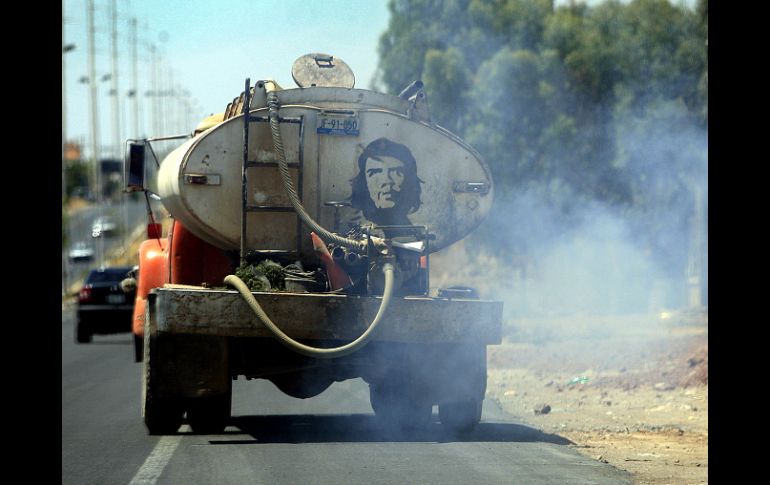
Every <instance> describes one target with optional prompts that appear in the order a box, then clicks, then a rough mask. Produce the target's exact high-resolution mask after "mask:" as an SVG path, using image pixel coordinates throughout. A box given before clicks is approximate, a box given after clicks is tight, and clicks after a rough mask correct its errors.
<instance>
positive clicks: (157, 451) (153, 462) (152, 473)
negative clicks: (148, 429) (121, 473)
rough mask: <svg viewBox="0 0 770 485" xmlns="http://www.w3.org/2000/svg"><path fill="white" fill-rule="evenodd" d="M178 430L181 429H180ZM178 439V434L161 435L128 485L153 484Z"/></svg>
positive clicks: (169, 458) (180, 439)
mask: <svg viewBox="0 0 770 485" xmlns="http://www.w3.org/2000/svg"><path fill="white" fill-rule="evenodd" d="M180 431H182V430H181V429H180ZM180 441H182V437H181V436H179V435H177V436H163V437H161V438H160V441H158V444H157V445H155V448H153V450H152V453H150V456H148V457H147V459H146V460H144V463H143V464H142V467H141V468H139V471H138V472H136V475H134V478H133V479H132V480H131V482H130V483H129V484H128V485H155V482H157V481H158V478H159V477H160V474H161V473H163V469H164V468H166V465H168V462H169V460H171V456H172V455H173V454H174V451H175V450H176V447H177V446H179V442H180Z"/></svg>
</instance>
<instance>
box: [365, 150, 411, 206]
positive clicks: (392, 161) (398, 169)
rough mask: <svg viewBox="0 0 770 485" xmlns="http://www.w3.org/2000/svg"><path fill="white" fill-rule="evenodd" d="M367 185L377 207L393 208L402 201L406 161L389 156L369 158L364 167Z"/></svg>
mask: <svg viewBox="0 0 770 485" xmlns="http://www.w3.org/2000/svg"><path fill="white" fill-rule="evenodd" d="M364 172H365V174H366V187H367V189H368V190H369V197H371V199H372V202H373V203H374V206H375V207H376V208H377V209H392V208H394V207H396V206H398V205H399V204H401V202H402V198H403V197H402V186H403V183H404V179H405V178H406V177H405V174H404V162H402V161H401V160H399V159H397V158H394V157H389V156H383V155H381V156H379V157H377V158H367V159H366V166H365V167H364Z"/></svg>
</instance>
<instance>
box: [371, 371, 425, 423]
mask: <svg viewBox="0 0 770 485" xmlns="http://www.w3.org/2000/svg"><path fill="white" fill-rule="evenodd" d="M369 401H370V403H371V405H372V409H373V410H374V414H375V415H376V416H377V418H378V419H380V420H381V421H382V424H384V425H385V426H387V427H394V428H398V429H420V428H424V427H426V426H427V425H428V424H429V423H430V420H431V417H432V416H433V403H432V402H431V401H430V400H429V399H427V398H426V397H425V395H424V394H423V393H422V392H420V389H418V388H417V386H414V385H411V384H410V383H409V381H408V379H404V378H403V377H402V378H399V377H390V378H387V379H385V380H383V381H380V382H376V383H371V384H369Z"/></svg>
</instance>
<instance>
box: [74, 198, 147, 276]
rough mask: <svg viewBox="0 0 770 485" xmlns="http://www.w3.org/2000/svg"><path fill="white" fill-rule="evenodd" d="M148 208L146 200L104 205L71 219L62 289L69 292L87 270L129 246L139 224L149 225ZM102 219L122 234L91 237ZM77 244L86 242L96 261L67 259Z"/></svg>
mask: <svg viewBox="0 0 770 485" xmlns="http://www.w3.org/2000/svg"><path fill="white" fill-rule="evenodd" d="M146 213H147V209H146V204H145V201H144V198H139V199H138V200H131V199H129V198H127V196H126V198H125V199H121V200H120V201H119V202H114V203H106V204H104V205H102V206H98V205H93V206H91V207H85V208H83V209H81V210H79V211H77V212H75V213H74V214H72V215H71V216H70V219H69V221H68V225H67V237H68V242H69V243H68V244H67V246H66V247H62V288H63V289H64V290H65V291H66V289H69V287H70V285H72V284H73V283H74V282H76V281H79V280H81V279H83V278H84V277H85V276H86V275H87V274H88V271H89V270H90V269H92V268H96V267H98V266H99V265H100V263H102V262H104V261H105V257H106V255H108V254H110V253H111V252H112V251H113V250H114V249H115V248H117V247H120V246H122V245H124V244H125V243H126V237H127V236H128V235H130V233H131V231H133V230H134V229H135V228H136V227H137V226H138V225H140V224H142V225H144V224H147V222H146V220H147V216H146ZM100 216H108V217H110V218H112V220H113V221H115V223H116V224H117V225H118V228H119V232H118V233H117V234H116V235H114V236H109V237H107V236H103V237H98V238H93V237H91V225H92V224H93V222H94V221H95V220H96V219H97V218H98V217H100ZM78 242H84V243H85V244H86V245H88V246H90V247H91V248H93V249H94V258H93V259H92V260H90V261H70V260H69V259H68V258H67V255H68V254H69V251H70V249H71V248H72V246H73V245H75V244H77V243H78Z"/></svg>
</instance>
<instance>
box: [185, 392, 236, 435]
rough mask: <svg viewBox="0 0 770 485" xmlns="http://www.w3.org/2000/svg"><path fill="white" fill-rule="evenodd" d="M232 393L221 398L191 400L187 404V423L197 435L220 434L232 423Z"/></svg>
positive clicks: (210, 397)
mask: <svg viewBox="0 0 770 485" xmlns="http://www.w3.org/2000/svg"><path fill="white" fill-rule="evenodd" d="M231 401H232V391H231V392H228V393H226V394H222V395H219V396H207V397H198V398H193V399H190V400H189V401H188V403H187V422H188V424H189V425H190V428H192V430H193V433H196V434H218V433H221V432H223V431H224V430H225V428H226V427H227V424H228V422H229V421H230V404H231Z"/></svg>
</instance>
